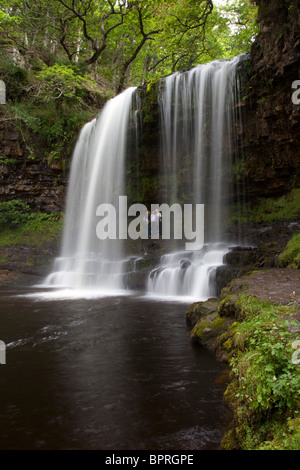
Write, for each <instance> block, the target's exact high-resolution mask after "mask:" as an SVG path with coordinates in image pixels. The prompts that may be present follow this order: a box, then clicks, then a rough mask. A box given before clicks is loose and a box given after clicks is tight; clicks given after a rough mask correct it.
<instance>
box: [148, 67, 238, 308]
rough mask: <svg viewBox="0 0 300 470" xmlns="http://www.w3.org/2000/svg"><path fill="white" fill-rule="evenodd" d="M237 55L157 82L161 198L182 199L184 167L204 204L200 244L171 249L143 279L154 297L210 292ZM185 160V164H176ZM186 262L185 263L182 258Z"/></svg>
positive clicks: (228, 164) (228, 163)
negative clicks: (180, 182) (180, 184)
mask: <svg viewBox="0 0 300 470" xmlns="http://www.w3.org/2000/svg"><path fill="white" fill-rule="evenodd" d="M239 60H240V58H235V59H233V60H230V61H214V62H211V63H208V64H203V65H199V66H197V67H195V68H193V69H192V70H190V71H188V72H185V73H176V74H174V75H171V76H169V77H167V78H166V79H165V80H164V81H162V83H161V97H160V103H161V123H162V125H161V132H162V163H163V165H162V173H163V177H164V178H163V184H162V186H163V188H164V198H165V199H166V202H168V203H169V204H172V203H173V202H178V201H180V200H182V196H183V192H184V188H179V187H178V176H177V175H178V173H179V171H189V178H188V181H189V182H190V184H191V187H192V191H191V194H192V195H191V200H188V201H184V202H186V203H192V204H204V206H205V241H206V245H205V247H204V248H203V249H202V250H200V251H196V252H191V253H187V252H180V251H179V252H176V251H175V248H173V252H171V253H170V254H169V255H165V256H163V257H162V258H161V265H160V266H159V267H158V268H156V269H154V270H153V271H152V272H151V273H150V275H149V279H148V285H147V288H148V293H149V294H152V295H154V296H167V297H170V296H171V297H176V296H181V295H185V296H188V297H191V298H195V299H199V300H202V299H207V298H208V297H210V296H213V295H215V283H214V277H213V275H214V273H215V270H216V267H217V266H220V265H222V264H223V257H224V255H225V253H226V252H227V251H228V250H229V246H228V243H224V233H223V221H224V220H223V219H224V217H225V218H226V215H225V208H226V200H228V199H229V198H230V197H231V188H230V186H229V184H230V183H229V182H230V181H231V171H232V145H233V142H232V136H233V135H234V129H233V125H234V121H233V116H234V104H235V99H236V92H237V88H236V73H235V72H236V66H237V64H238V62H239ZM183 159H184V160H185V164H186V168H183V169H182V168H180V162H182V160H183ZM186 260H188V262H186Z"/></svg>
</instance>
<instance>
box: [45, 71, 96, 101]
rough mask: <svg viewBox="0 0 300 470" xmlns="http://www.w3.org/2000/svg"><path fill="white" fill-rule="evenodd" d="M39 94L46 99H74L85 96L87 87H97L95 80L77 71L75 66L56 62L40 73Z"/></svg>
mask: <svg viewBox="0 0 300 470" xmlns="http://www.w3.org/2000/svg"><path fill="white" fill-rule="evenodd" d="M37 78H38V80H39V82H40V83H39V90H38V96H39V97H40V98H42V99H43V100H44V101H46V102H48V101H51V100H55V101H57V102H58V103H59V104H61V103H62V102H63V100H67V101H73V100H79V99H80V98H83V97H84V95H85V92H86V90H87V89H89V88H90V89H92V87H95V86H96V84H95V82H94V81H93V80H92V79H91V78H89V77H86V76H82V75H80V74H79V73H76V71H75V70H74V67H71V66H66V65H58V64H55V65H53V66H52V67H44V69H43V70H42V71H41V72H40V73H38V75H37Z"/></svg>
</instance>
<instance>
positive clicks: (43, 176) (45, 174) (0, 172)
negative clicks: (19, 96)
mask: <svg viewBox="0 0 300 470" xmlns="http://www.w3.org/2000/svg"><path fill="white" fill-rule="evenodd" d="M0 155H1V160H0V201H8V200H11V199H20V200H21V201H23V202H26V203H28V204H30V206H31V207H32V208H33V209H35V210H41V211H43V212H49V213H51V212H60V211H62V210H63V207H64V200H65V187H66V175H65V174H64V172H63V171H62V169H61V168H59V167H58V166H55V165H51V166H49V165H48V163H47V162H46V161H44V160H42V159H41V158H39V157H38V156H34V158H30V156H29V152H28V150H27V148H26V146H25V144H24V143H23V140H22V137H21V135H20V134H19V133H18V132H16V131H15V130H14V127H11V126H8V125H7V124H6V123H5V122H1V120H0Z"/></svg>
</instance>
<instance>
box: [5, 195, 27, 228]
mask: <svg viewBox="0 0 300 470" xmlns="http://www.w3.org/2000/svg"><path fill="white" fill-rule="evenodd" d="M30 217H31V213H30V207H29V205H28V204H25V203H24V202H21V201H18V200H12V201H8V202H0V230H3V229H4V228H14V227H17V226H18V225H21V224H23V223H25V222H26V221H28V220H29V219H30Z"/></svg>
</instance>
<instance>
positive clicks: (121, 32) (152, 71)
mask: <svg viewBox="0 0 300 470" xmlns="http://www.w3.org/2000/svg"><path fill="white" fill-rule="evenodd" d="M213 4H214V8H213V9H212V2H210V1H208V0H169V1H168V2H166V1H164V0H143V1H140V0H137V1H134V2H117V1H110V0H73V1H72V2H70V1H63V0H55V1H53V2H49V1H48V0H41V1H39V2H36V1H35V0H27V1H24V0H3V1H2V2H1V6H0V32H2V33H3V37H9V38H10V43H11V45H14V46H16V47H17V48H18V50H19V51H20V52H21V53H22V55H23V56H24V58H25V61H26V68H27V69H28V70H37V71H39V72H40V73H39V75H38V77H39V78H40V79H41V80H44V81H43V83H42V86H41V88H40V96H41V97H43V98H44V99H47V98H48V99H55V100H59V99H60V98H63V99H64V100H68V99H71V100H73V99H75V98H77V99H78V98H80V97H81V93H82V91H83V89H84V88H85V86H86V83H85V79H86V76H85V74H84V73H83V71H84V70H85V72H86V73H87V74H88V75H89V76H90V77H93V78H94V79H95V80H96V81H97V83H98V85H100V84H101V85H102V82H103V80H102V79H103V77H105V79H106V80H108V81H109V84H107V85H109V86H111V85H112V86H113V88H114V89H115V90H116V89H118V88H120V86H121V85H122V86H129V85H139V84H143V83H144V82H145V81H149V80H152V79H154V78H156V79H157V78H159V77H161V76H162V75H166V74H168V73H170V72H172V71H175V70H180V69H183V68H186V67H191V66H192V65H196V64H198V63H201V62H202V63H203V62H207V61H209V60H212V59H220V58H228V57H232V56H233V55H237V54H240V53H242V52H245V51H248V50H249V47H250V45H251V42H252V40H253V37H254V36H255V34H256V33H257V28H256V24H255V18H256V13H257V9H256V7H255V6H254V5H253V4H252V3H250V2H249V1H246V0H235V1H231V2H228V4H227V5H226V7H222V8H221V7H219V6H217V5H216V4H215V2H213ZM75 65H76V67H77V70H75V69H74V66H75ZM43 66H46V68H45V69H43ZM87 67H88V68H87ZM72 68H73V72H74V73H73V72H72ZM78 70H81V74H79V73H78Z"/></svg>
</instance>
